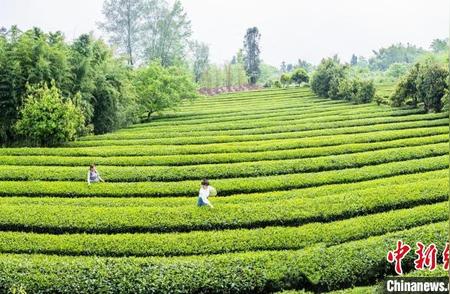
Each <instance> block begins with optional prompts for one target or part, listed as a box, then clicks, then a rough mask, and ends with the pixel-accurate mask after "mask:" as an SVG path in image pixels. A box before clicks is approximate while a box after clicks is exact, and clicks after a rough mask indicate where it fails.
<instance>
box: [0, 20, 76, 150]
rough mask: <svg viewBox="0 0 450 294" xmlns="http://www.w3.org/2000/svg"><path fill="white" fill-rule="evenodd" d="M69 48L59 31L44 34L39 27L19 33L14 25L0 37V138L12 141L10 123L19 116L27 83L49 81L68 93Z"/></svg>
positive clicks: (12, 135)
mask: <svg viewBox="0 0 450 294" xmlns="http://www.w3.org/2000/svg"><path fill="white" fill-rule="evenodd" d="M68 55H69V53H68V47H67V46H66V44H65V43H64V39H63V36H62V34H61V33H60V32H56V33H54V34H45V33H44V32H43V31H42V30H40V29H39V28H33V29H31V30H28V31H26V32H21V31H20V30H19V29H18V28H17V27H15V26H13V27H11V29H10V30H7V31H5V32H4V33H3V34H2V35H1V36H0V112H1V114H2V115H1V116H0V123H1V124H0V139H1V141H2V143H8V142H10V141H14V140H15V131H14V130H13V128H12V126H13V125H14V124H15V122H16V121H17V119H18V116H19V110H20V109H21V108H22V106H23V103H24V98H25V96H26V92H27V83H28V84H30V85H33V84H37V83H42V82H47V83H50V82H51V81H52V80H54V81H55V82H56V85H57V86H58V87H60V88H61V89H63V92H64V93H67V85H68V84H69V83H70V79H69V78H70V75H69V74H68V70H69V66H70V65H69V62H68V58H67V56H68Z"/></svg>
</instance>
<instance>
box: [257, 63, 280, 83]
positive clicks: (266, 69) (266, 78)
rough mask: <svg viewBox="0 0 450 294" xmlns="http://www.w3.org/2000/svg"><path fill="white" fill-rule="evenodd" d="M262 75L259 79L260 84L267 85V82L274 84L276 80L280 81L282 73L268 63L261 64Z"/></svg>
mask: <svg viewBox="0 0 450 294" xmlns="http://www.w3.org/2000/svg"><path fill="white" fill-rule="evenodd" d="M260 68H261V75H260V77H259V82H260V83H262V84H265V83H267V82H272V83H273V80H275V79H279V77H280V76H281V72H280V71H279V70H278V69H277V68H276V67H275V66H272V65H269V64H267V63H261V65H260Z"/></svg>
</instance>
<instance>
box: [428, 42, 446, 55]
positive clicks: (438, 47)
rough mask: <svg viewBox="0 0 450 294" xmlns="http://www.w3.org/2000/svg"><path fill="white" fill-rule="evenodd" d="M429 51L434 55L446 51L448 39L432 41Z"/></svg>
mask: <svg viewBox="0 0 450 294" xmlns="http://www.w3.org/2000/svg"><path fill="white" fill-rule="evenodd" d="M430 49H431V50H433V52H434V53H439V52H442V51H448V38H447V39H434V40H433V42H431V45H430Z"/></svg>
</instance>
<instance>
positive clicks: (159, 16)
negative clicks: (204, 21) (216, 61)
mask: <svg viewBox="0 0 450 294" xmlns="http://www.w3.org/2000/svg"><path fill="white" fill-rule="evenodd" d="M103 14H104V16H105V21H104V22H103V23H100V24H99V27H100V28H101V29H102V30H103V31H105V32H106V33H108V35H109V41H110V43H111V44H114V45H115V46H117V47H118V48H119V49H120V51H121V52H123V53H125V54H126V56H127V60H128V63H129V64H130V65H134V64H136V62H138V63H144V64H146V63H148V62H151V61H156V60H159V62H161V64H162V65H164V66H170V65H174V64H178V63H182V59H183V58H184V57H185V55H186V53H187V50H188V45H189V39H190V37H191V34H192V31H191V23H190V21H189V20H188V18H187V15H186V13H185V12H184V9H183V6H182V5H181V2H180V1H178V0H177V1H175V2H174V3H173V5H169V3H168V2H167V1H166V0H107V1H105V2H104V5H103Z"/></svg>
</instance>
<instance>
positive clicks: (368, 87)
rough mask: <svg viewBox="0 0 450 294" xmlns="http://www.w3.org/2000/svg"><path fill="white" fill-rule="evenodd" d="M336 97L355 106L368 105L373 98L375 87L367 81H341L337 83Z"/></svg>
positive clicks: (356, 79)
mask: <svg viewBox="0 0 450 294" xmlns="http://www.w3.org/2000/svg"><path fill="white" fill-rule="evenodd" d="M337 97H339V98H340V99H343V100H347V101H350V102H353V103H355V104H362V103H370V102H371V101H372V100H373V99H374V97H375V86H374V84H373V81H369V80H361V79H358V78H354V79H348V78H347V79H343V80H341V81H340V83H339V86H338V95H337Z"/></svg>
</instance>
